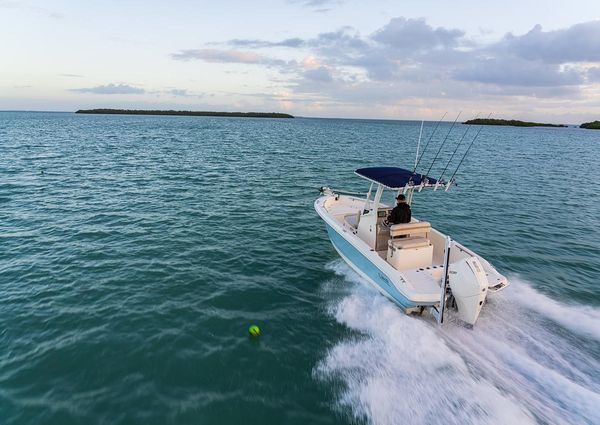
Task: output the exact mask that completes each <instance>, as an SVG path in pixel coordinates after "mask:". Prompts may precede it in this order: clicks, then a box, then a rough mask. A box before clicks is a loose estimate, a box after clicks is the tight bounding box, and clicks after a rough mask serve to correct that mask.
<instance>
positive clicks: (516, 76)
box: [454, 57, 583, 87]
mask: <svg viewBox="0 0 600 425" xmlns="http://www.w3.org/2000/svg"><path fill="white" fill-rule="evenodd" d="M454 77H455V78H456V79H458V80H462V81H478V82H481V83H489V84H498V85H507V86H529V87H548V86H569V85H578V84H581V83H582V82H583V76H582V73H581V71H578V70H576V69H574V68H567V69H564V70H561V68H560V67H559V66H557V65H550V66H548V65H546V64H543V63H541V62H537V61H526V60H523V59H519V58H512V57H501V58H495V59H479V60H476V61H474V63H473V64H472V65H468V66H466V67H464V68H459V69H457V70H456V71H455V72H454Z"/></svg>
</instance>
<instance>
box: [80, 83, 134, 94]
mask: <svg viewBox="0 0 600 425" xmlns="http://www.w3.org/2000/svg"><path fill="white" fill-rule="evenodd" d="M71 91H75V92H80V93H95V94H143V93H145V92H146V91H145V90H144V89H142V88H139V87H134V86H130V85H128V84H113V83H111V84H106V85H104V86H96V87H84V88H77V89H71Z"/></svg>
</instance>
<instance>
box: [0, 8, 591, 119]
mask: <svg viewBox="0 0 600 425" xmlns="http://www.w3.org/2000/svg"><path fill="white" fill-rule="evenodd" d="M101 107H113V108H132V109H133V108H135V109H185V110H213V111H214V110H218V111H264V112H271V111H275V112H287V113H290V114H293V115H296V116H310V117H339V118H384V119H432V120H434V119H439V118H440V117H441V116H442V115H443V114H444V112H448V117H451V119H453V118H454V117H455V116H456V114H457V113H458V112H459V111H462V115H461V117H463V118H471V117H475V116H482V117H485V116H488V114H490V113H491V114H492V116H493V117H496V118H514V119H524V120H535V121H539V122H552V123H567V124H577V123H581V122H584V121H591V120H596V119H600V1H598V0H571V1H569V2H565V1H554V0H547V1H537V0H531V1H528V0H519V1H516V0H503V1H490V0H479V1H472V0H455V1H453V2H449V1H441V0H395V1H392V0H380V1H377V0H372V1H355V0H279V1H275V0H265V1H252V2H251V1H231V0H221V1H219V2H214V1H210V2H209V1H191V0H172V1H169V2H165V1H157V0H144V1H141V0H121V1H113V0H103V1H93V0H90V1H85V2H82V1H70V0H62V1H61V0H55V1H35V0H26V1H25V0H24V1H19V0H0V110H40V111H42V110H43V111H75V110H77V109H80V108H101ZM447 119H448V118H447Z"/></svg>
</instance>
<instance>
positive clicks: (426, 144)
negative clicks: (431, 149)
mask: <svg viewBox="0 0 600 425" xmlns="http://www.w3.org/2000/svg"><path fill="white" fill-rule="evenodd" d="M447 113H448V112H444V115H443V116H442V118H441V119H440V120H439V121H438V122H437V124H436V125H435V128H434V129H433V133H431V136H429V140H427V143H425V147H424V148H423V152H422V153H421V156H420V157H419V160H418V161H417V163H416V164H415V168H413V173H414V172H415V171H417V166H418V165H419V163H420V162H421V160H422V159H423V155H424V154H425V151H426V150H427V146H429V142H431V138H432V137H433V135H434V134H435V131H436V130H437V128H438V126H439V125H440V123H441V122H442V120H443V119H444V118H445V117H446V114H447Z"/></svg>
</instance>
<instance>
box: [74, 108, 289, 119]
mask: <svg viewBox="0 0 600 425" xmlns="http://www.w3.org/2000/svg"><path fill="white" fill-rule="evenodd" d="M75 113H76V114H116V115H184V116H200V117H247V118H294V116H293V115H290V114H282V113H279V112H214V111H173V110H168V111H161V110H147V109H102V108H101V109H80V110H78V111H77V112H75Z"/></svg>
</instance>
